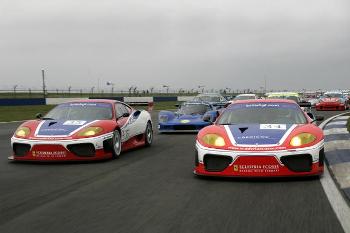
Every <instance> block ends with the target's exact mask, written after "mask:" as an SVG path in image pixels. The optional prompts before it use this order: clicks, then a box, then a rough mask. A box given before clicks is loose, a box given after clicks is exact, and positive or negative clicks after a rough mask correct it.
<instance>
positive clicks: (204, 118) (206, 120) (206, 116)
mask: <svg viewBox="0 0 350 233" xmlns="http://www.w3.org/2000/svg"><path fill="white" fill-rule="evenodd" d="M203 121H205V122H212V121H211V116H210V115H205V116H204V117H203Z"/></svg>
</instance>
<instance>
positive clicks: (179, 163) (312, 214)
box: [0, 112, 343, 233]
mask: <svg viewBox="0 0 350 233" xmlns="http://www.w3.org/2000/svg"><path fill="white" fill-rule="evenodd" d="M320 114H323V115H324V116H325V118H328V117H330V116H332V115H336V114H339V112H321V113H320ZM153 115H154V116H153V117H155V116H156V115H155V114H153ZM154 120H155V122H154V123H155V125H156V119H154ZM18 125H19V123H8V124H0V151H1V154H0V156H1V157H0V187H1V188H0V193H1V195H0V232H1V233H7V232H11V233H20V232H35V233H40V232H43V233H47V232H50V233H55V232H57V233H62V232H82V233H89V232H93V233H97V232H118V233H119V232H125V233H132V232H152V233H156V232H162V233H164V232H174V233H175V232H191V233H193V232H200V233H205V232H214V233H216V232H220V233H223V232H231V233H232V232H268V233H270V232H284V233H286V232H298V233H302V232H307V233H312V232H317V233H322V232H327V233H332V232H334V233H338V232H343V229H342V227H341V225H340V223H339V221H338V219H337V217H336V215H335V213H334V212H333V209H332V207H331V205H330V203H329V201H328V199H327V196H326V195H325V192H324V190H323V188H322V186H321V183H320V180H319V179H317V178H298V179H294V178H293V179H221V178H197V177H195V176H194V175H193V173H192V170H193V166H194V143H195V136H196V135H195V134H175V135H173V134H160V135H158V134H155V138H154V144H153V145H152V147H150V148H140V149H137V150H133V151H129V152H126V153H123V154H122V155H121V157H120V159H117V160H108V161H103V162H93V163H91V162H90V163H59V164H55V163H54V164H47V163H12V162H9V161H8V160H7V157H8V156H9V155H10V154H11V148H10V138H11V136H12V134H13V132H14V130H15V129H16V127H17V126H18Z"/></svg>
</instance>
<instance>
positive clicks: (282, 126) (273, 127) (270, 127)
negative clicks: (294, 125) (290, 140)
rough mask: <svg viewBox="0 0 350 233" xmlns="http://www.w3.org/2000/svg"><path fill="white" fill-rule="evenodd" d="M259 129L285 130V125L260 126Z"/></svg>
mask: <svg viewBox="0 0 350 233" xmlns="http://www.w3.org/2000/svg"><path fill="white" fill-rule="evenodd" d="M260 129H276V130H286V129H287V125H285V124H260Z"/></svg>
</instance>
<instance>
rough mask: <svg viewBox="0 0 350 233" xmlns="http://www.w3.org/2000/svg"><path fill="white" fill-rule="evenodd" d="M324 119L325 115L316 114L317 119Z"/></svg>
mask: <svg viewBox="0 0 350 233" xmlns="http://www.w3.org/2000/svg"><path fill="white" fill-rule="evenodd" d="M323 120H324V116H321V115H316V121H323Z"/></svg>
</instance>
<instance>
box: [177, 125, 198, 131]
mask: <svg viewBox="0 0 350 233" xmlns="http://www.w3.org/2000/svg"><path fill="white" fill-rule="evenodd" d="M174 129H175V130H196V129H197V127H196V126H195V125H174Z"/></svg>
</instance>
